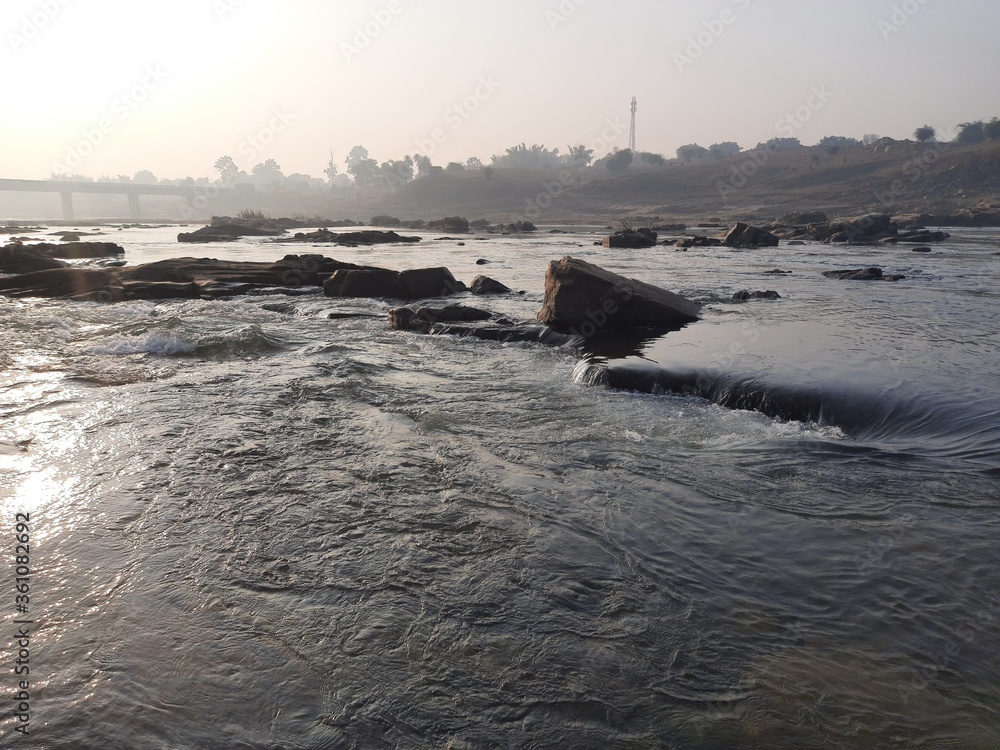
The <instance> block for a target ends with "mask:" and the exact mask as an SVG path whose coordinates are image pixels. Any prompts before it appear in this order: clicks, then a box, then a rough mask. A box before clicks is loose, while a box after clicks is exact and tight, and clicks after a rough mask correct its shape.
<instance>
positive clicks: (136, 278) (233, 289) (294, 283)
mask: <svg viewBox="0 0 1000 750" xmlns="http://www.w3.org/2000/svg"><path fill="white" fill-rule="evenodd" d="M364 268H366V267H365V266H358V265H355V264H353V263H342V262H340V261H337V260H334V259H332V258H326V257H324V256H322V255H286V256H285V257H284V258H282V259H281V260H279V261H277V262H275V263H254V262H249V261H231V260H216V259H215V258H170V259H168V260H160V261H155V262H153V263H143V264H142V265H138V266H125V267H124V268H118V269H115V270H114V271H113V273H114V274H115V276H116V277H117V278H118V279H119V280H120V281H121V282H122V284H123V285H124V287H125V289H126V291H127V293H128V294H129V296H130V297H134V298H138V299H164V298H166V297H168V296H169V294H170V292H171V291H174V292H176V294H177V296H178V297H190V296H201V297H207V298H214V297H228V296H233V295H235V294H245V293H247V292H250V291H254V290H256V289H262V288H266V287H294V288H297V287H303V286H321V285H322V284H323V282H324V281H326V279H327V278H329V277H330V276H331V275H333V274H334V273H336V272H337V271H340V270H354V269H358V270H360V269H364ZM140 282H141V283H140ZM192 289H193V290H194V294H193V295H192V293H191V290H192Z"/></svg>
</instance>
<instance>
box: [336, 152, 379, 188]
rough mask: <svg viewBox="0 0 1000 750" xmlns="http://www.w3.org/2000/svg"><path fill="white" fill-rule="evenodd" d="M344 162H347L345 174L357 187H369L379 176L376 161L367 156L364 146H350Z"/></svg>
mask: <svg viewBox="0 0 1000 750" xmlns="http://www.w3.org/2000/svg"><path fill="white" fill-rule="evenodd" d="M344 163H345V164H347V174H349V175H350V176H351V178H352V179H353V180H354V184H355V185H357V186H358V187H370V186H371V185H374V184H375V182H376V180H378V179H379V177H380V176H381V170H380V169H379V166H378V162H377V161H375V160H374V159H372V158H371V157H370V156H368V149H366V148H365V147H364V146H355V147H354V148H352V149H351V152H350V153H349V154H348V155H347V159H345V160H344Z"/></svg>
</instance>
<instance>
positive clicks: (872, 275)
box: [823, 267, 906, 281]
mask: <svg viewBox="0 0 1000 750" xmlns="http://www.w3.org/2000/svg"><path fill="white" fill-rule="evenodd" d="M823 275H824V276H826V278H828V279H842V280H845V281H902V280H903V279H905V278H906V277H905V276H902V275H899V274H895V275H891V276H886V275H884V274H883V273H882V269H881V268H875V267H872V268H854V269H850V270H847V271H824V272H823Z"/></svg>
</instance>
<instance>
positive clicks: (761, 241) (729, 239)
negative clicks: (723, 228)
mask: <svg viewBox="0 0 1000 750" xmlns="http://www.w3.org/2000/svg"><path fill="white" fill-rule="evenodd" d="M778 243H779V240H778V238H777V237H775V236H774V235H773V234H771V233H770V232H768V231H767V230H766V229H759V228H757V227H752V226H750V225H749V224H744V223H743V222H739V223H738V224H737V225H736V226H735V227H733V228H732V229H730V230H729V234H727V235H726V239H725V240H723V244H724V245H726V246H727V247H741V248H747V247H777V246H778Z"/></svg>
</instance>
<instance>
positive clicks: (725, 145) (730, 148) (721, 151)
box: [708, 141, 742, 159]
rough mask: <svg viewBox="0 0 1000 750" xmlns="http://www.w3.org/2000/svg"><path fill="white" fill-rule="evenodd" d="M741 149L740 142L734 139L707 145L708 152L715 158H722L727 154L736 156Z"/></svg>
mask: <svg viewBox="0 0 1000 750" xmlns="http://www.w3.org/2000/svg"><path fill="white" fill-rule="evenodd" d="M740 151H742V149H741V148H740V144H738V143H736V142H735V141H724V142H722V143H713V144H712V145H711V146H709V147H708V153H709V155H710V156H712V157H713V158H715V159H724V158H726V157H729V156H736V155H737V154H739V152H740Z"/></svg>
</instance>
